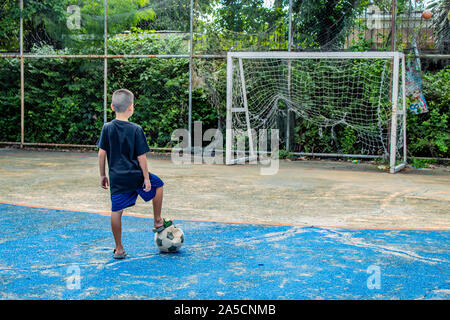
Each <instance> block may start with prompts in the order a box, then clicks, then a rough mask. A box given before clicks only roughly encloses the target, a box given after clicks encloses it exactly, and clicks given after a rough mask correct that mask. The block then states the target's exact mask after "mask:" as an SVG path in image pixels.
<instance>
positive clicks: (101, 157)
mask: <svg viewBox="0 0 450 320" xmlns="http://www.w3.org/2000/svg"><path fill="white" fill-rule="evenodd" d="M105 163H106V151H105V150H103V149H101V148H98V164H99V168H100V185H101V186H102V188H103V189H108V186H109V181H108V177H107V176H106V170H105Z"/></svg>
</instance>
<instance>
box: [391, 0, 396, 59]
mask: <svg viewBox="0 0 450 320" xmlns="http://www.w3.org/2000/svg"><path fill="white" fill-rule="evenodd" d="M396 22H397V0H392V24H391V51H395V32H396Z"/></svg>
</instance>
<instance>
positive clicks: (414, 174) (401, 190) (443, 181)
mask: <svg viewBox="0 0 450 320" xmlns="http://www.w3.org/2000/svg"><path fill="white" fill-rule="evenodd" d="M152 157H153V156H151V155H149V156H148V159H149V170H150V171H151V172H154V173H155V174H157V175H158V176H160V177H161V178H162V180H163V181H164V182H165V186H164V202H163V214H164V215H165V216H166V217H171V218H174V219H182V220H202V221H222V222H243V223H245V222H248V223H269V224H288V225H297V226H298V225H300V226H303V225H306V226H312V225H313V226H331V227H348V228H391V229H392V228H394V229H402V228H404V229H450V215H449V208H450V172H449V170H448V169H444V170H440V171H437V174H436V171H433V172H430V171H420V170H415V171H407V173H398V174H395V175H392V174H388V173H386V172H383V171H380V170H378V169H376V168H375V169H374V168H373V167H375V166H369V165H364V164H353V163H339V162H332V161H323V162H322V161H319V162H312V161H296V162H287V161H280V169H279V171H278V173H277V174H276V175H272V176H263V175H260V169H259V168H258V167H256V166H249V165H246V166H243V165H239V166H225V165H193V164H192V165H183V166H181V165H175V164H173V163H172V162H171V161H170V157H169V158H166V159H165V160H158V159H152ZM431 173H435V174H431ZM0 181H1V183H2V192H0V202H4V203H15V204H26V205H33V206H42V207H55V208H62V209H68V210H75V211H90V212H109V211H110V208H111V207H110V199H109V191H106V190H103V189H102V188H100V186H99V181H100V179H99V173H98V161H97V155H96V153H67V152H35V151H18V150H14V149H0ZM127 212H128V213H130V214H143V215H150V216H151V215H152V208H151V205H149V204H145V203H144V202H143V201H142V200H141V201H138V202H137V204H136V206H135V207H132V208H130V209H129V210H127Z"/></svg>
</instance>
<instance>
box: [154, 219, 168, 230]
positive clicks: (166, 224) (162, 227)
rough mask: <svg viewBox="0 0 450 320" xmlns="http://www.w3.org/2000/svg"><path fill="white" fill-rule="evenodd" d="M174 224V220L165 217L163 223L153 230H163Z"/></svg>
mask: <svg viewBox="0 0 450 320" xmlns="http://www.w3.org/2000/svg"><path fill="white" fill-rule="evenodd" d="M172 224H173V221H172V220H166V219H163V225H162V226H160V227H157V228H153V232H158V233H159V232H161V231H163V230H164V229H165V228H167V227H170V226H171V225H172Z"/></svg>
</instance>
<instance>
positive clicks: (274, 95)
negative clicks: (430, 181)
mask: <svg viewBox="0 0 450 320" xmlns="http://www.w3.org/2000/svg"><path fill="white" fill-rule="evenodd" d="M405 99H406V98H405V56H404V54H403V53H399V52H229V53H228V56H227V120H226V129H227V130H226V164H237V163H244V162H251V161H252V160H254V159H256V158H257V157H258V154H259V153H261V152H264V153H267V152H266V151H264V150H260V148H258V146H259V144H258V143H257V141H256V140H257V138H258V131H260V130H261V129H264V130H266V131H267V130H269V131H270V130H273V129H278V132H279V137H280V141H279V142H280V146H279V148H280V149H282V148H283V147H284V148H285V149H286V150H288V151H290V152H294V154H295V153H298V154H302V155H316V156H326V155H336V156H344V157H361V158H385V159H386V160H388V161H389V167H390V172H391V173H395V172H397V171H399V170H401V169H402V168H403V167H404V166H405V165H406V100H405ZM300 123H301V124H302V127H300ZM306 130H311V131H310V132H306V134H305V131H306ZM299 131H302V132H301V133H299ZM300 134H303V135H302V136H300ZM315 135H317V139H318V141H319V140H320V138H321V137H326V139H325V138H324V139H325V142H323V141H320V142H318V143H317V145H320V144H321V145H322V147H321V148H322V149H316V150H314V151H311V150H308V149H305V150H302V144H305V145H306V144H307V143H308V142H310V141H308V139H309V140H311V139H315ZM237 141H241V143H237ZM242 142H245V143H242ZM243 148H244V150H242V149H243ZM317 150H319V151H317ZM330 151H331V152H330ZM269 152H270V151H269Z"/></svg>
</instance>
